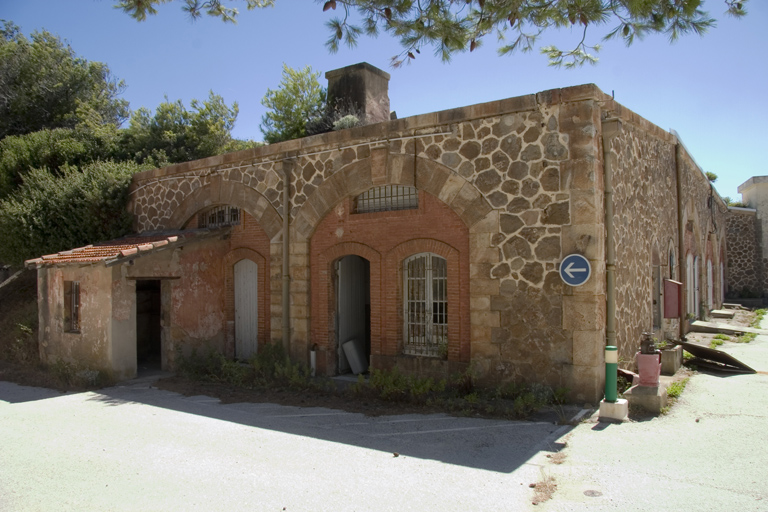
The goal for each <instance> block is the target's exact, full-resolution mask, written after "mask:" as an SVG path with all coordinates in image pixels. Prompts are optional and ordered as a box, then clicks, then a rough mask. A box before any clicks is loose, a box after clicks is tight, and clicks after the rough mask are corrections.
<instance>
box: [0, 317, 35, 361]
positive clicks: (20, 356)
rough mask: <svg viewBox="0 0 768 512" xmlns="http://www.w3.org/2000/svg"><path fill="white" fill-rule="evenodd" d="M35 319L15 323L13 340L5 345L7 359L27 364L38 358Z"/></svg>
mask: <svg viewBox="0 0 768 512" xmlns="http://www.w3.org/2000/svg"><path fill="white" fill-rule="evenodd" d="M36 330H37V319H36V318H35V320H34V321H33V322H29V323H19V324H16V328H15V329H14V336H13V341H12V342H11V344H10V346H9V347H7V352H8V353H7V354H6V357H7V359H8V360H9V361H13V362H15V363H19V364H29V363H31V362H33V361H34V362H36V361H38V360H39V358H40V356H39V355H38V346H37V338H36V337H35V334H36Z"/></svg>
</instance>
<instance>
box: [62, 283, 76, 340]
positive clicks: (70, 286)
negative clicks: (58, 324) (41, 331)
mask: <svg viewBox="0 0 768 512" xmlns="http://www.w3.org/2000/svg"><path fill="white" fill-rule="evenodd" d="M64 331H66V332H80V281H64Z"/></svg>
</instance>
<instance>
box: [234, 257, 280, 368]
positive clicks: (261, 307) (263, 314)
mask: <svg viewBox="0 0 768 512" xmlns="http://www.w3.org/2000/svg"><path fill="white" fill-rule="evenodd" d="M245 259H248V260H251V261H253V262H254V263H256V264H257V265H258V266H259V274H258V276H257V279H258V287H259V296H258V297H259V304H258V311H259V347H261V346H262V345H264V344H265V343H268V342H269V334H270V316H271V315H270V313H269V304H270V289H269V280H268V275H269V274H268V272H269V269H267V259H266V258H265V257H264V256H263V255H262V254H261V253H259V252H258V251H254V250H253V249H250V248H248V247H238V248H236V249H233V250H231V251H229V252H228V253H227V254H226V255H225V256H224V259H223V260H222V266H223V274H224V317H225V319H226V322H227V347H226V354H227V356H229V357H234V355H235V263H237V262H238V261H241V260H245Z"/></svg>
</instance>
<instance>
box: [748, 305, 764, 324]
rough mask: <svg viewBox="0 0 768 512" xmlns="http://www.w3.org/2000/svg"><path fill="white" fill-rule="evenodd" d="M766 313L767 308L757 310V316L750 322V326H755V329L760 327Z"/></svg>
mask: <svg viewBox="0 0 768 512" xmlns="http://www.w3.org/2000/svg"><path fill="white" fill-rule="evenodd" d="M765 313H766V310H765V309H757V310H755V318H754V319H753V320H752V323H750V324H749V326H750V327H754V328H755V329H759V328H760V323H761V322H762V321H763V317H765Z"/></svg>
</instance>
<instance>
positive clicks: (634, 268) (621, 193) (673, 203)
mask: <svg viewBox="0 0 768 512" xmlns="http://www.w3.org/2000/svg"><path fill="white" fill-rule="evenodd" d="M612 123H613V126H612V127H611V128H610V130H611V132H612V133H610V135H609V134H607V133H606V137H605V139H604V142H605V144H606V150H607V152H608V154H609V155H610V157H609V158H610V161H611V162H612V165H610V172H612V177H613V208H614V219H613V225H614V240H613V243H614V246H615V251H616V343H617V346H618V348H619V360H620V361H621V362H623V364H624V365H625V366H631V364H632V362H633V361H634V355H635V353H636V352H637V350H639V347H640V337H641V334H642V333H643V332H654V334H655V335H656V336H657V337H661V338H663V337H664V334H663V333H664V331H665V330H667V331H672V330H673V327H676V325H675V326H673V325H671V322H670V320H666V321H664V320H662V324H660V325H657V326H656V327H655V328H654V325H653V324H654V311H653V309H654V308H655V307H656V308H660V309H659V310H660V311H662V314H661V315H660V316H661V317H663V309H661V308H662V305H663V297H662V302H661V303H659V304H654V282H653V270H654V267H655V266H656V267H659V271H660V275H661V276H662V277H668V276H669V275H670V270H669V256H668V251H669V248H670V246H672V247H676V246H677V245H678V236H677V234H678V229H677V187H676V168H675V147H674V144H673V143H672V140H671V137H670V135H669V134H668V133H666V132H663V131H661V130H658V129H654V128H655V127H653V128H651V127H650V126H647V125H646V123H637V124H634V123H632V122H628V121H619V120H616V121H612ZM647 124H649V123H647ZM604 128H606V127H604ZM606 131H608V130H606ZM673 273H674V269H673ZM675 275H677V274H675ZM660 284H661V283H660ZM662 287H663V285H662ZM657 314H658V313H657Z"/></svg>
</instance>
